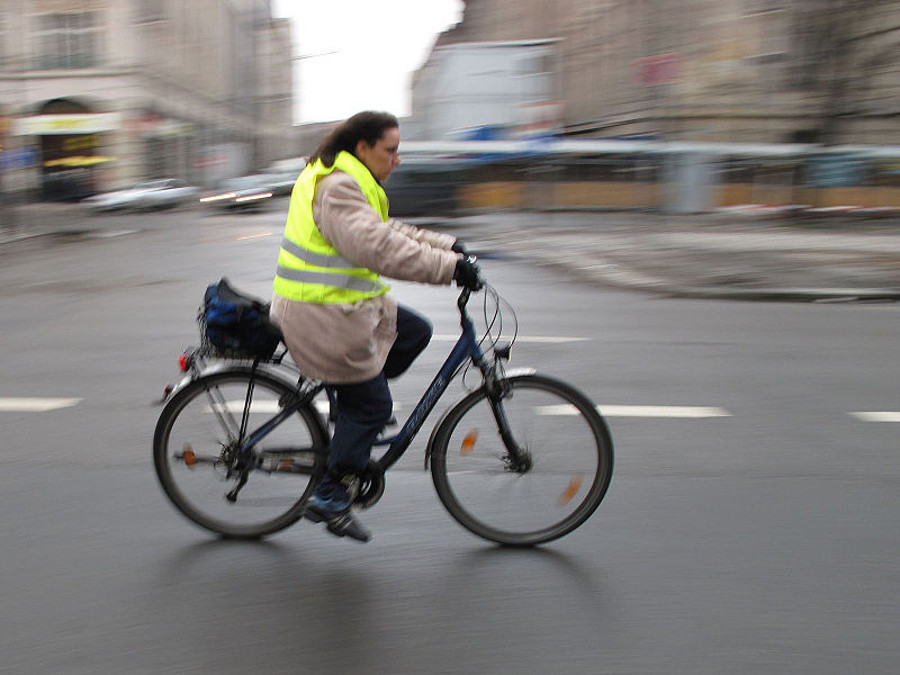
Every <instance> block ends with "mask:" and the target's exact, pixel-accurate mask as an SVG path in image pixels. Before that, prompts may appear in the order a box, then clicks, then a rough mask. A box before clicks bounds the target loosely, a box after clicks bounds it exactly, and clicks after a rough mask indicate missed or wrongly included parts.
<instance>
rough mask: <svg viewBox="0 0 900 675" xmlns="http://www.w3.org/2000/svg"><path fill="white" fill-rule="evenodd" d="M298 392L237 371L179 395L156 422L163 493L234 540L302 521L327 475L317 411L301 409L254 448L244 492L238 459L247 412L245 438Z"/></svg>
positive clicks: (272, 380)
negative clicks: (306, 504) (308, 502)
mask: <svg viewBox="0 0 900 675" xmlns="http://www.w3.org/2000/svg"><path fill="white" fill-rule="evenodd" d="M251 381H252V389H251V387H250V385H251ZM294 391H295V389H294V387H292V386H290V385H289V384H286V383H285V382H283V381H281V380H280V379H278V378H277V377H275V376H272V375H269V374H267V373H264V372H260V371H258V370H257V371H251V369H250V368H244V367H235V368H234V369H231V370H227V371H222V372H218V373H214V374H210V375H205V376H202V377H199V378H198V379H196V380H194V381H193V382H191V383H190V384H188V385H186V386H185V387H184V388H183V389H181V390H180V391H178V392H176V394H175V395H174V396H173V397H172V399H171V400H170V401H169V403H168V404H167V405H166V407H165V408H164V409H163V411H162V414H161V415H160V417H159V421H158V422H157V425H156V433H155V435H154V439H153V460H154V466H155V468H156V474H157V476H158V478H159V481H160V483H161V485H162V488H163V490H164V491H165V493H166V495H167V496H168V497H169V499H170V500H171V502H172V503H173V504H174V505H175V507H176V508H178V510H179V511H181V513H183V514H184V515H185V516H187V517H188V518H189V519H191V520H192V521H194V522H195V523H197V524H198V525H200V526H201V527H204V528H206V529H207V530H210V531H212V532H216V533H218V534H221V535H223V536H226V537H235V538H258V537H262V536H265V535H268V534H272V533H274V532H278V531H279V530H282V529H284V528H285V527H288V526H289V525H292V524H293V523H295V522H296V521H297V520H298V519H299V518H300V515H301V513H302V508H303V503H304V502H305V501H306V499H307V498H308V497H309V495H310V494H311V493H312V489H313V487H314V485H315V483H316V482H317V481H318V480H319V478H320V477H321V476H322V474H323V472H324V468H325V456H326V452H327V433H326V430H325V425H324V423H323V422H322V419H321V416H320V415H319V414H318V412H317V411H316V410H315V408H314V407H313V406H312V405H309V406H306V407H304V408H301V409H300V410H299V411H298V413H297V414H296V415H292V416H291V417H289V418H288V419H286V420H285V421H284V422H282V423H281V424H280V425H279V426H277V427H276V428H275V429H274V430H272V432H271V433H269V434H268V435H266V436H265V438H263V439H262V441H260V442H259V443H258V444H257V445H256V446H255V447H254V448H253V453H252V457H251V458H250V459H251V462H250V463H251V465H252V468H251V469H250V471H249V473H246V472H244V474H245V475H246V478H247V480H246V483H245V484H244V485H243V486H239V483H240V480H241V473H242V472H241V471H240V468H241V467H240V464H239V460H238V454H237V452H236V450H237V448H238V447H239V446H240V443H241V442H242V440H243V439H242V438H240V430H241V422H242V418H243V417H244V411H245V409H246V410H248V413H247V415H246V418H247V423H246V430H245V434H244V438H246V437H247V436H248V435H249V433H250V432H252V431H253V430H254V429H257V428H258V427H259V426H260V425H261V424H262V423H263V422H265V421H266V420H268V419H270V418H272V417H273V416H274V415H275V414H276V413H277V412H278V411H279V410H280V409H281V403H280V401H283V400H287V397H289V396H291V395H292V394H293V393H294ZM248 392H249V396H248ZM247 405H249V408H246V406H247ZM236 487H239V488H240V489H239V490H238V491H237V492H236V493H234V492H232V491H233V490H235V488H236Z"/></svg>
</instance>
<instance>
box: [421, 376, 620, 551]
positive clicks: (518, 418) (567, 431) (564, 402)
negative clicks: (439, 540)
mask: <svg viewBox="0 0 900 675" xmlns="http://www.w3.org/2000/svg"><path fill="white" fill-rule="evenodd" d="M505 384H506V386H508V388H509V389H508V394H506V395H505V396H504V398H503V401H502V405H503V410H504V412H505V414H506V417H507V419H508V420H509V424H510V427H511V429H512V431H513V435H514V437H515V439H516V441H517V443H519V444H520V445H523V444H524V446H525V447H526V448H527V450H528V451H529V453H530V456H531V458H532V465H531V467H530V468H529V469H527V470H525V471H521V472H520V471H516V470H515V469H513V468H510V467H509V466H508V465H507V463H505V462H504V461H503V459H502V458H503V456H504V455H505V454H506V448H505V446H504V443H503V440H502V439H501V438H500V434H499V432H498V433H487V431H488V430H489V429H494V430H497V429H498V425H497V422H496V419H495V417H494V415H493V412H492V410H491V406H490V403H489V400H488V394H487V391H486V390H485V389H484V388H483V387H482V388H481V389H478V390H476V391H474V392H472V393H470V394H468V395H467V396H466V397H465V398H463V399H462V400H460V401H459V402H458V403H457V404H455V405H454V407H453V408H451V409H450V411H448V413H447V414H446V415H445V416H444V419H443V420H442V421H441V422H440V423H439V425H438V427H437V428H436V429H435V432H434V435H433V443H432V446H431V476H432V481H433V482H434V486H435V490H436V491H437V495H438V498H439V499H440V501H441V503H442V504H443V505H444V508H446V509H447V511H448V512H449V514H450V515H451V516H452V517H453V518H454V519H455V520H456V521H457V522H458V523H459V524H460V525H462V526H463V527H464V528H466V529H467V530H469V531H470V532H472V533H473V534H475V535H477V536H479V537H482V538H484V539H487V540H489V541H493V542H496V543H498V544H503V545H506V546H535V545H538V544H543V543H546V542H549V541H552V540H554V539H558V538H559V537H562V536H564V535H566V534H568V533H570V532H572V531H573V530H575V529H576V528H577V527H579V526H580V525H582V524H583V523H584V522H585V521H586V520H587V519H588V518H589V517H590V516H591V515H592V514H593V513H594V511H596V510H597V507H598V506H600V502H601V501H602V500H603V497H604V496H605V495H606V491H607V489H608V488H609V484H610V481H611V479H612V470H613V444H612V437H611V436H610V433H609V429H608V428H607V425H606V422H605V421H604V419H603V417H602V416H601V415H600V413H599V412H598V411H597V408H596V406H595V405H594V404H593V403H592V402H591V401H590V400H589V399H588V398H587V397H586V396H584V394H582V393H581V392H579V391H578V390H577V389H575V388H574V387H572V386H570V385H568V384H566V383H564V382H562V381H560V380H556V379H554V378H550V377H546V376H542V375H518V376H513V377H510V378H508V379H507V380H505ZM451 448H453V452H451V451H450V449H451Z"/></svg>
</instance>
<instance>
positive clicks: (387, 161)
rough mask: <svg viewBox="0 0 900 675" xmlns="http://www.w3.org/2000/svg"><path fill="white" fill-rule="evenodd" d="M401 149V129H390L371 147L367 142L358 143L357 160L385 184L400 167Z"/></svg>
mask: <svg viewBox="0 0 900 675" xmlns="http://www.w3.org/2000/svg"><path fill="white" fill-rule="evenodd" d="M399 147H400V129H398V128H397V127H388V128H387V129H385V130H384V133H382V134H381V138H379V139H378V140H377V141H375V145H369V144H368V143H366V142H365V141H360V142H359V143H357V144H356V158H357V159H358V160H359V161H360V162H362V163H363V164H365V165H366V168H367V169H368V170H369V171H370V172H371V173H372V175H373V176H375V178H376V179H378V180H379V181H382V182H384V181H386V180H387V179H388V176H390V175H391V172H392V171H393V170H394V169H396V168H397V167H398V166H399V165H400V155H399V154H398V149H399Z"/></svg>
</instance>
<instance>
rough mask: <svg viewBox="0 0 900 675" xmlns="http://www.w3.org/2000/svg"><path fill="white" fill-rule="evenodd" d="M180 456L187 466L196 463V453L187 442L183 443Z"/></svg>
mask: <svg viewBox="0 0 900 675" xmlns="http://www.w3.org/2000/svg"><path fill="white" fill-rule="evenodd" d="M181 456H182V458H183V459H184V463H185V464H187V465H188V466H194V465H195V464H196V463H197V455H195V454H194V450H193V448H191V446H190V445H188V444H187V443H185V445H184V452H183V453H181Z"/></svg>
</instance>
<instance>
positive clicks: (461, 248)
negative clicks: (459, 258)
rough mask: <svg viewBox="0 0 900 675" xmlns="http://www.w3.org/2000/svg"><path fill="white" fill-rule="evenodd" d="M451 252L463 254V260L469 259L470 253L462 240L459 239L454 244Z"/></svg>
mask: <svg viewBox="0 0 900 675" xmlns="http://www.w3.org/2000/svg"><path fill="white" fill-rule="evenodd" d="M450 250H451V251H453V252H454V253H462V255H463V258H466V257H468V255H469V251H468V249H467V248H466V245H465V244H464V243H463V240H462V239H457V240H456V241H454V242H453V246H451V247H450Z"/></svg>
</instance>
